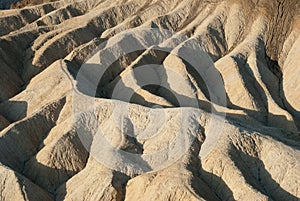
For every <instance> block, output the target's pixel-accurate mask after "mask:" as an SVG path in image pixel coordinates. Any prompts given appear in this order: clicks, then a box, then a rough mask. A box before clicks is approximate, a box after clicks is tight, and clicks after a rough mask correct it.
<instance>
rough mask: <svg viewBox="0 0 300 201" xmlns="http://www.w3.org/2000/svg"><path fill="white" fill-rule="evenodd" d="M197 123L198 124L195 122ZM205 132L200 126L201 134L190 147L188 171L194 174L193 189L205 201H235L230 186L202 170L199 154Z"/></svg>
mask: <svg viewBox="0 0 300 201" xmlns="http://www.w3.org/2000/svg"><path fill="white" fill-rule="evenodd" d="M195 123H196V122H195ZM204 133H205V130H204V128H203V127H202V126H200V125H199V133H198V134H197V135H198V136H196V138H195V139H194V141H193V143H192V145H191V147H190V157H189V163H188V164H187V167H186V168H187V170H189V171H190V172H192V174H193V177H192V181H191V182H192V183H191V185H192V188H193V189H194V191H195V192H196V193H197V194H198V195H199V196H200V197H202V198H204V199H205V200H228V201H231V200H232V201H233V200H234V197H233V192H232V191H231V189H230V188H229V187H228V185H227V184H226V183H225V182H224V181H223V179H222V178H220V177H219V176H216V175H214V174H213V173H211V172H207V171H205V170H204V169H203V168H202V163H201V159H200V158H199V153H200V149H201V145H202V143H203V141H204V140H205V134H204Z"/></svg>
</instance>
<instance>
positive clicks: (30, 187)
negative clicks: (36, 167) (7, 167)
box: [0, 172, 55, 201]
mask: <svg viewBox="0 0 300 201" xmlns="http://www.w3.org/2000/svg"><path fill="white" fill-rule="evenodd" d="M14 174H15V176H16V178H17V180H18V184H19V185H20V188H21V189H20V190H21V192H22V194H23V197H24V199H26V200H30V201H40V200H43V201H54V200H55V199H54V196H53V195H52V194H51V193H49V192H47V191H46V190H45V189H43V188H41V187H40V186H38V185H36V184H35V183H33V182H31V181H30V180H29V179H28V178H26V177H25V176H23V175H21V174H19V173H17V172H15V173H14ZM11 193H15V192H11ZM0 198H1V197H0Z"/></svg>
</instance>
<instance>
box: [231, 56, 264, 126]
mask: <svg viewBox="0 0 300 201" xmlns="http://www.w3.org/2000/svg"><path fill="white" fill-rule="evenodd" d="M231 58H232V59H233V60H234V61H235V62H236V64H237V66H238V68H239V72H240V75H241V76H242V79H243V81H244V84H245V87H246V88H247V90H248V91H249V93H250V94H251V96H252V97H253V98H254V101H255V104H256V106H258V108H259V110H260V112H261V113H260V115H258V116H256V118H260V121H261V122H263V123H267V121H268V119H267V116H264V117H262V118H261V114H264V113H265V114H267V113H268V110H269V109H268V98H267V96H266V94H265V92H264V90H263V88H262V87H261V86H260V84H259V83H258V82H257V80H256V78H255V76H254V74H253V71H252V69H251V68H250V66H249V64H248V63H247V62H246V58H244V56H243V55H238V56H235V57H233V56H232V57H231ZM246 112H247V110H246ZM249 115H251V113H250V114H249Z"/></svg>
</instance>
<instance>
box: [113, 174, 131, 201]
mask: <svg viewBox="0 0 300 201" xmlns="http://www.w3.org/2000/svg"><path fill="white" fill-rule="evenodd" d="M129 179H130V177H129V176H127V175H126V174H124V173H121V172H118V171H113V178H112V186H113V187H114V188H115V189H116V191H117V198H116V201H123V200H125V195H126V185H127V182H128V181H129Z"/></svg>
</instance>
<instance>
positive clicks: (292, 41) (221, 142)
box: [0, 0, 300, 201]
mask: <svg viewBox="0 0 300 201" xmlns="http://www.w3.org/2000/svg"><path fill="white" fill-rule="evenodd" d="M37 3H40V4H37ZM41 3H42V4H41ZM35 4H37V5H35ZM25 5H29V6H26V7H24V6H25ZM13 7H14V8H17V9H10V10H1V11H0V200H1V201H15V200H30V201H31V200H33V201H35V200H43V201H48V200H49V201H52V200H57V201H60V200H78V201H81V200H85V201H94V200H105V201H106V200H117V201H120V200H126V201H131V200H143V201H144V200H162V201H163V200H242V201H245V200H266V201H267V200H274V201H282V200H288V201H293V200H295V201H296V200H300V150H299V149H300V143H299V142H300V132H299V128H300V101H299V100H300V85H299V83H300V76H299V75H300V3H299V1H298V0H289V1H288V0H242V1H236V0H208V1H203V0H186V1H179V0H115V1H112V0H59V1H55V2H49V1H42V2H38V1H33V0H32V1H30V0H25V1H21V2H18V3H16V4H14V5H13ZM141 29H142V30H144V31H138V30H141ZM151 29H156V30H169V31H170V32H172V33H178V34H179V35H181V36H184V37H181V38H180V37H178V38H176V37H175V36H167V37H169V39H170V40H168V44H167V45H166V43H160V42H158V44H157V46H151V44H153V43H154V42H155V41H159V40H160V39H161V37H162V35H163V34H162V33H160V32H158V33H156V32H151V31H149V30H151ZM147 30H148V31H147ZM128 31H132V33H135V35H134V34H133V36H135V37H132V35H129V34H123V35H122V33H126V32H128ZM120 35H121V36H120ZM144 38H150V39H151V40H143V39H144ZM111 41H112V42H111ZM128 41H132V44H135V45H136V46H138V47H140V49H139V50H136V51H134V52H130V53H129V54H125V55H123V56H122V57H120V58H119V59H118V60H116V61H115V62H114V63H113V64H111V65H110V67H109V68H108V70H107V71H106V72H105V74H104V76H103V78H101V81H100V83H99V85H98V86H97V87H98V88H97V92H96V93H95V97H94V95H93V94H89V93H88V92H87V91H85V89H84V88H80V86H79V85H78V80H77V74H78V73H79V72H80V68H81V66H82V64H83V63H84V62H85V61H86V59H87V58H89V56H90V55H91V54H92V53H93V52H94V50H95V49H96V48H98V50H99V54H98V56H99V58H100V60H103V61H104V62H105V61H106V57H105V51H108V50H112V52H113V53H114V54H115V55H117V53H118V52H122V51H123V49H122V48H123V47H122V44H123V42H124V43H130V42H128ZM153 41H154V42H153ZM112 43H117V44H120V45H118V46H116V47H115V46H113V45H112ZM156 47H159V48H156ZM170 47H171V48H170ZM199 47H200V48H201V51H200V49H199V51H198V49H197V48H199ZM184 48H188V49H192V50H193V51H195V52H196V53H195V54H192V55H189V56H190V57H189V58H194V59H197V58H198V56H197V55H198V54H199V55H200V57H202V56H203V58H204V59H205V58H206V59H209V61H211V62H212V63H213V64H214V69H215V71H216V72H218V73H219V74H220V76H221V79H222V83H223V84H224V85H223V88H224V94H225V98H226V101H225V102H226V104H225V105H220V106H219V107H218V106H215V105H214V106H213V104H212V103H213V102H214V101H213V100H212V96H211V94H210V91H209V90H208V89H207V86H206V85H207V83H205V81H204V80H206V81H209V80H210V78H208V79H206V78H204V77H201V76H200V75H199V74H198V73H197V72H195V70H194V69H193V65H192V64H190V63H188V62H187V61H186V60H184V59H183V58H180V57H179V56H176V54H173V52H180V51H181V50H184ZM166 49H168V50H166ZM197 51H198V53H197ZM208 55H209V58H207V56H208ZM146 64H157V65H160V66H162V68H159V69H157V73H158V74H159V76H158V82H160V83H167V85H168V86H169V87H170V89H171V90H169V92H167V91H166V90H164V88H163V87H160V86H150V87H143V86H140V87H139V86H138V85H139V81H140V79H141V78H140V77H139V76H138V75H136V74H133V75H132V76H133V79H134V80H135V81H136V83H135V84H132V83H131V82H130V81H128V80H127V79H126V78H127V77H126V75H127V74H128V73H129V74H130V71H131V70H132V69H134V68H137V66H139V65H146ZM168 69H172V71H174V72H176V74H177V75H180V77H181V78H182V81H180V83H179V87H178V85H177V84H178V80H176V79H171V78H169V77H167V75H166V72H167V70H168ZM208 69H209V68H208ZM87 79H91V78H90V77H88V76H87ZM120 81H122V83H123V85H124V88H122V90H124V91H129V93H130V91H134V93H133V96H132V97H131V98H130V100H128V99H126V98H124V97H122V96H120V97H118V98H115V96H114V94H113V92H114V88H115V87H116V85H117V83H119V82H120ZM212 84H214V83H212ZM137 87H139V90H136V88H137ZM74 91H75V92H74ZM170 93H171V94H170ZM172 94H173V95H172ZM174 94H175V96H176V97H178V96H179V97H184V98H183V99H184V104H181V103H180V102H178V100H176V97H174ZM74 98H77V100H78V98H79V99H80V98H84V100H85V101H87V102H83V103H81V102H80V103H79V105H77V106H76V107H79V108H80V109H81V110H82V108H89V107H90V105H89V104H88V103H90V102H93V106H94V112H91V111H90V110H86V111H85V112H82V113H80V114H76V115H77V116H76V117H75V112H74ZM191 100H196V101H197V104H198V107H194V105H193V104H192V103H191V102H192V101H191ZM128 102H129V104H128ZM80 104H82V105H80ZM152 107H158V108H156V109H155V110H154V114H152V113H151V112H150V110H151V108H152ZM212 107H215V108H216V109H215V110H217V112H216V116H217V117H215V118H214V115H212V114H211V111H214V109H212ZM115 108H126V109H127V112H128V118H126V119H125V120H122V122H118V121H114V120H113V119H112V118H111V116H112V114H113V113H114V110H115ZM151 111H152V110H151ZM182 113H184V114H186V116H184V121H182ZM151 115H154V116H155V117H157V118H156V124H160V122H161V121H163V125H164V126H163V128H162V129H160V130H157V131H155V130H154V129H152V131H153V132H155V135H154V134H153V135H154V136H153V137H151V138H146V139H143V136H140V137H139V130H145V129H146V128H147V127H148V126H149V125H150V124H151V121H150V120H149V119H151V117H152V116H151ZM218 116H220V117H218ZM222 117H224V118H225V119H224V121H222ZM116 118H118V116H117V117H116ZM160 118H161V119H163V120H161V119H160ZM216 122H222V126H221V129H219V130H216V129H217V128H218V126H216V125H215V123H216ZM152 123H153V122H152ZM95 125H101V128H102V129H103V132H104V133H105V135H106V137H107V139H109V141H110V144H112V146H115V147H118V149H120V150H123V151H125V152H128V153H134V154H139V155H141V158H139V161H138V162H140V163H142V164H143V165H142V168H140V169H135V168H134V167H133V166H132V164H133V163H134V160H133V163H132V161H131V162H128V164H129V165H128V166H123V165H122V164H117V165H116V167H114V168H112V167H108V166H107V165H105V164H103V163H101V162H99V159H98V158H97V157H96V156H95V154H91V153H96V155H97V153H98V154H99V152H100V154H101V153H102V150H101V146H100V150H98V149H99V146H98V148H97V143H95V142H91V144H89V145H85V144H84V142H83V141H82V138H81V137H80V135H81V133H80V132H79V130H80V129H86V130H92V129H94V127H95ZM214 127H215V128H216V129H215V131H214V132H217V133H218V134H217V136H218V137H217V138H213V137H214V136H211V135H210V134H209V133H210V130H214ZM120 128H121V129H120ZM126 132H127V133H129V134H127V133H126ZM178 133H179V134H178ZM130 134H133V135H134V136H137V137H136V138H133V137H130ZM177 135H180V136H185V135H188V136H194V139H193V140H192V142H191V144H190V146H189V147H188V149H187V150H185V151H184V152H183V153H182V155H180V157H179V158H177V159H176V160H175V159H174V160H173V162H172V163H170V164H169V165H167V166H166V167H163V168H161V167H160V165H161V164H163V163H164V161H165V160H166V159H170V158H172V156H173V155H166V156H165V155H164V157H163V158H147V157H146V156H145V157H144V155H147V154H150V153H153V152H156V151H158V150H163V149H164V148H165V147H172V146H174V144H173V143H174V141H173V139H177V138H176V136H177ZM175 141H176V140H175ZM211 142H214V146H213V147H210V151H209V152H207V154H203V153H204V152H205V150H206V149H207V146H209V145H210V143H211ZM87 146H88V147H89V148H90V149H87V148H86V147H87ZM205 147H206V148H205ZM91 150H96V151H95V152H93V151H92V152H91ZM104 153H105V154H104ZM103 154H104V155H105V156H107V154H112V155H111V157H110V158H104V159H103V160H111V161H114V156H115V155H114V153H113V152H109V153H107V152H104V151H103ZM125 162H126V160H125V159H124V163H125ZM107 163H110V162H107ZM143 168H145V169H143ZM150 170H155V171H150Z"/></svg>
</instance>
